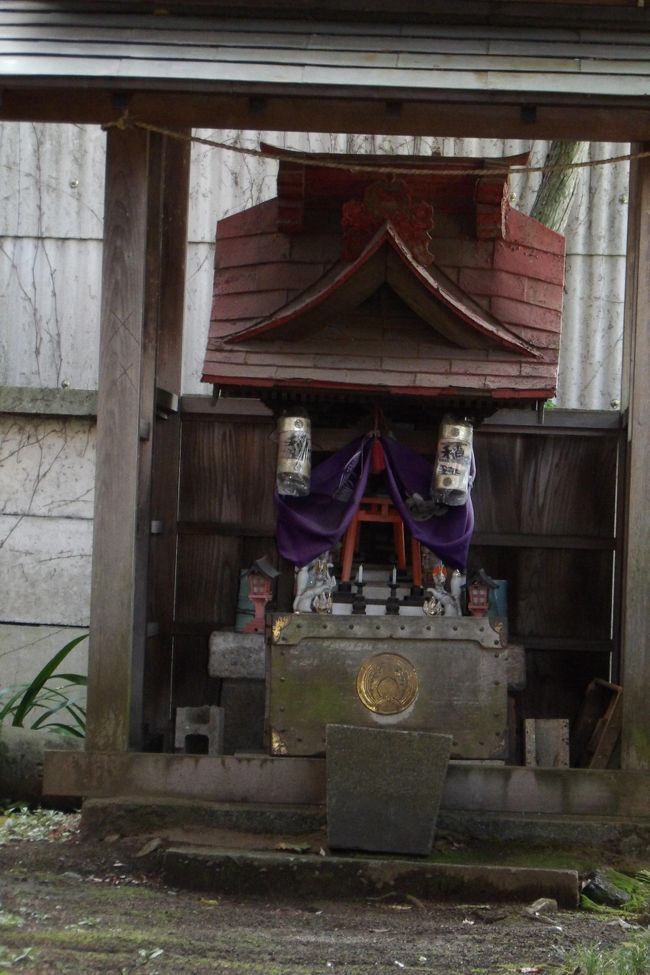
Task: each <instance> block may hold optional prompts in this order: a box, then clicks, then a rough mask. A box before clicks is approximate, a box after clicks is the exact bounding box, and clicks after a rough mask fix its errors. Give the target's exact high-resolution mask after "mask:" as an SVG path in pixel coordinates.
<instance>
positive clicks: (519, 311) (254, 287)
mask: <svg viewBox="0 0 650 975" xmlns="http://www.w3.org/2000/svg"><path fill="white" fill-rule="evenodd" d="M523 162H525V157H515V158H509V159H496V160H485V159H458V158H454V159H442V158H423V157H419V158H415V159H413V158H406V159H400V158H399V157H397V158H396V157H390V159H387V157H384V156H363V157H350V156H344V157H341V156H326V155H321V156H312V157H309V158H303V157H300V156H298V155H295V154H292V153H291V152H283V153H281V157H280V162H279V172H278V183H277V187H278V190H277V196H276V197H275V198H274V199H272V200H269V201H268V202H266V203H262V204H260V205H258V206H255V207H252V208H250V209H248V210H245V211H243V212H241V213H238V214H236V215H234V216H231V217H227V218H226V219H224V220H221V221H220V222H219V224H218V228H217V252H216V270H215V286H214V303H213V310H212V321H211V328H210V335H209V340H208V348H207V352H206V358H205V365H204V375H203V379H204V381H207V382H211V383H213V384H214V385H215V386H216V387H218V389H219V392H220V394H221V395H223V396H228V395H233V394H234V395H239V396H241V395H242V394H244V395H255V396H257V397H259V398H260V399H262V400H263V401H265V402H266V403H267V404H268V405H270V406H272V407H273V408H274V409H275V411H276V412H280V410H284V413H285V414H288V415H289V416H293V414H294V413H296V412H297V411H296V408H295V407H296V403H299V404H300V409H302V408H303V407H306V409H307V412H306V413H305V415H304V418H300V417H297V418H296V419H295V428H294V427H293V426H292V424H293V423H294V421H293V420H291V421H289V420H281V421H280V426H279V428H278V437H279V440H280V449H279V458H280V455H281V453H282V449H283V448H282V443H284V442H285V441H283V439H282V438H285V440H286V437H287V436H289V437H291V438H292V444H291V446H292V452H290V457H289V461H291V458H293V462H294V463H293V467H292V464H291V462H290V463H289V464H288V466H287V462H286V461H287V459H286V458H285V459H284V460H283V461H282V464H283V468H282V471H283V475H282V476H285V475H286V473H287V471H292V470H295V471H297V472H298V474H299V478H302V481H301V484H300V485H299V489H296V490H294V488H295V484H294V485H292V486H290V489H289V488H288V489H286V490H285V489H284V487H283V485H284V483H285V482H282V483H281V482H280V479H279V480H278V495H277V498H276V502H277V518H278V526H277V535H276V541H277V546H278V551H279V553H280V554H281V555H282V556H284V558H285V560H286V562H287V563H288V565H289V566H291V565H292V564H293V565H295V566H296V569H300V572H299V573H298V575H297V579H296V593H295V599H294V602H293V612H290V613H287V612H284V613H283V612H280V613H278V612H276V613H275V615H272V616H271V617H269V619H268V623H269V625H268V627H267V638H266V650H265V652H266V661H267V667H266V674H267V680H266V685H267V686H266V693H267V709H266V733H267V745H268V747H269V749H270V751H271V752H272V754H275V755H299V756H300V755H301V756H309V755H319V754H323V752H324V751H325V749H326V727H327V725H328V724H348V725H354V726H356V727H385V728H397V729H401V730H411V729H413V730H420V731H422V730H424V731H434V732H439V733H443V734H448V735H450V736H451V738H452V741H451V755H452V757H455V758H462V759H473V760H485V759H489V760H501V761H506V760H508V759H509V758H510V757H511V756H510V754H509V741H508V690H509V685H511V684H512V683H513V681H515V680H516V679H519V678H515V677H514V676H513V675H514V674H515V672H517V673H518V672H519V671H521V670H522V667H523V664H522V661H523V650H522V648H521V647H510V646H509V645H508V637H507V618H506V615H505V614H504V613H503V610H501V609H498V608H497V605H496V603H494V604H492V603H490V602H489V600H488V587H487V584H484V583H482V582H480V583H479V582H476V583H475V584H474V586H472V587H468V588H467V595H466V592H465V584H466V582H468V581H469V580H467V579H466V576H465V572H466V567H467V553H468V548H469V544H470V541H471V536H472V529H473V524H474V519H473V509H472V504H471V498H470V490H471V479H472V477H471V476H470V465H473V454H472V446H471V432H472V424H473V423H475V422H480V421H481V420H482V419H483V418H484V417H485V416H486V415H489V414H490V413H492V412H494V410H495V409H497V408H498V407H503V406H519V407H521V406H522V405H526V406H527V405H537V404H539V403H540V402H541V401H544V400H545V399H547V398H548V397H551V396H553V395H554V393H555V383H556V373H557V364H558V347H559V338H560V324H561V311H562V295H563V281H564V239H563V238H562V237H561V236H560V235H559V234H557V233H555V232H553V231H551V230H548V229H547V228H546V227H544V226H542V225H541V224H539V223H538V222H537V221H535V220H533V219H532V218H530V217H527V216H525V215H524V214H522V213H519V212H518V211H516V210H514V209H513V208H512V206H511V204H510V197H509V188H508V171H509V168H510V167H511V166H512V165H516V164H521V163H523ZM298 412H299V411H298ZM307 413H309V414H310V415H311V417H312V419H313V420H314V421H315V423H316V426H318V424H319V423H321V424H323V423H326V422H328V423H330V424H331V423H332V421H333V418H334V423H338V425H339V427H341V426H343V427H344V426H346V425H347V426H349V425H351V423H352V421H353V419H354V418H357V419H358V418H360V417H363V416H364V415H366V416H368V417H374V421H373V424H374V429H372V430H371V431H369V432H368V433H367V435H365V436H361V437H360V438H358V439H356V440H353V441H352V442H351V443H350V444H348V445H347V446H345V447H343V449H341V450H340V451H338V452H337V453H335V454H333V455H332V456H330V457H329V458H328V459H326V460H325V462H324V463H322V464H321V465H320V466H319V467H317V468H316V470H315V471H314V474H313V478H312V482H311V486H310V485H309V481H308V478H309V471H308V469H307V468H306V455H307V451H308V450H309V447H308V446H307V433H306V430H307V428H308V425H309V423H310V420H309V419H308V418H307ZM443 413H446V414H447V415H448V416H449V415H451V417H452V418H453V417H456V418H457V421H458V422H457V421H456V420H453V419H452V420H451V422H450V421H449V420H448V421H447V427H445V431H446V432H445V437H446V438H447V439H445V440H444V444H443V446H442V447H441V446H440V444H442V443H443V441H442V440H441V441H440V442H439V450H438V452H439V453H440V458H439V462H437V463H438V466H437V467H436V465H435V464H434V466H433V467H432V466H431V464H430V462H429V461H428V460H426V459H425V458H423V457H422V456H420V455H419V454H417V453H416V452H414V451H412V450H410V449H409V448H407V447H405V446H404V445H402V444H399V443H396V441H395V438H394V437H393V436H392V433H391V429H390V424H391V422H392V421H394V420H395V419H396V418H399V419H400V420H404V419H409V420H411V421H412V420H413V419H414V418H415V417H416V416H420V417H421V416H422V415H424V416H425V417H427V418H428V425H429V428H430V429H431V430H432V431H434V430H436V428H437V425H438V420H439V419H440V418H441V417H442V415H443ZM287 424H288V425H289V427H290V428H291V429H290V430H289V432H287V430H285V429H284V428H285V427H286V426H287ZM315 436H316V440H317V439H318V435H317V432H316V431H315ZM440 436H441V437H443V433H442V427H441V434H440ZM434 448H435V434H434V433H432V442H431V451H433V450H434ZM278 463H279V466H278V472H279V474H278V477H279V478H280V460H279V462H278ZM303 467H304V468H305V470H303ZM463 474H464V475H465V476H466V482H465V487H464V492H463V490H461V491H460V497H459V498H456V499H455V500H454V501H451V500H449V495H448V493H446V492H445V491H444V486H445V485H452V484H455V481H456V480H457V479H458V478H459V477H461V475H463ZM303 475H304V477H303ZM439 475H440V476H441V479H440V484H439V487H440V489H441V491H442V493H441V495H440V497H438V498H437V502H439V503H436V495H435V490H434V483H437V482H436V481H435V479H436V477H438V476H439ZM445 475H446V477H445ZM461 479H462V478H461ZM287 495H288V496H287ZM292 495H298V496H292ZM301 495H302V496H301ZM362 527H363V533H362ZM384 528H386V529H388V533H387V536H386V533H384V542H386V541H387V542H388V544H387V545H386V544H384V549H383V550H382V549H381V544H380V545H379V546H377V545H373V544H372V542H370V543H368V537H367V536H368V535H369V534H370V533H371V531H372V530H373V529H374V530H378V529H384ZM407 538H408V541H409V544H408V545H407V543H406V539H407ZM362 543H363V544H362ZM407 549H408V557H407ZM330 560H331V561H330ZM364 561H365V562H366V565H365V577H364V565H363V562H364ZM353 562H355V568H354V569H353ZM391 565H392V566H393V568H392V574H391ZM330 569H332V570H333V572H332V574H330ZM452 571H453V577H452ZM337 576H338V579H337V578H336V577H337ZM353 576H354V577H355V579H353ZM355 580H356V581H355ZM493 585H495V586H496V585H497V584H496V583H493ZM503 588H504V590H505V586H504V587H503ZM479 589H481V599H479V598H478V596H477V593H478V590H479ZM470 594H471V597H470ZM468 597H470V598H468ZM472 599H473V601H472ZM481 600H483V601H481ZM215 636H216V637H217V643H218V637H219V634H215ZM226 639H227V642H228V645H229V646H230V642H229V641H230V636H228V637H227V638H226Z"/></svg>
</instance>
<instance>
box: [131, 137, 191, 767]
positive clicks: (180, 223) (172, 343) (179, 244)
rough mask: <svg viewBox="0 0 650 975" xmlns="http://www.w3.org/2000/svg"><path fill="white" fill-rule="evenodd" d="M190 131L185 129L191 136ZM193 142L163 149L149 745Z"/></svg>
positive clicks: (162, 646) (154, 737) (164, 618)
mask: <svg viewBox="0 0 650 975" xmlns="http://www.w3.org/2000/svg"><path fill="white" fill-rule="evenodd" d="M189 134H190V132H189V130H188V131H187V135H188V136H189ZM190 155H191V144H190V142H189V141H187V142H181V141H179V140H176V139H164V144H163V147H162V186H163V194H162V201H161V203H162V206H161V213H160V216H161V223H160V239H159V252H157V253H159V255H160V260H159V262H158V276H159V281H158V287H157V289H156V293H155V302H156V308H155V313H156V319H157V326H158V327H157V347H156V388H157V409H156V419H155V423H154V437H153V456H152V479H151V518H152V522H153V523H154V524H155V525H156V531H155V533H154V534H152V536H151V544H150V550H149V571H150V578H149V597H148V604H149V615H148V619H149V620H150V622H151V624H152V626H151V630H150V632H149V633H148V634H147V648H146V658H145V683H144V689H143V690H144V699H143V720H144V725H145V746H146V745H149V746H150V747H152V748H159V747H163V749H164V750H167V749H168V748H169V747H170V745H171V733H172V732H173V728H172V719H173V712H172V701H171V696H172V687H171V674H172V664H173V653H174V635H173V623H174V610H175V604H176V564H177V516H178V491H179V468H180V449H181V417H180V413H179V406H178V404H179V403H180V396H181V382H182V371H183V369H182V366H183V355H182V352H183V349H182V346H183V314H184V307H185V268H186V253H187V244H186V242H187V211H188V201H189V186H190Z"/></svg>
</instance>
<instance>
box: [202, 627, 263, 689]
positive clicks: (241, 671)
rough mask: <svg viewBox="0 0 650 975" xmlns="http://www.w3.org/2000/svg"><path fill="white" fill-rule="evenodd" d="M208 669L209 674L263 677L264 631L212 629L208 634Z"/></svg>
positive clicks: (251, 678)
mask: <svg viewBox="0 0 650 975" xmlns="http://www.w3.org/2000/svg"><path fill="white" fill-rule="evenodd" d="M208 672H209V674H210V677H217V678H224V677H231V678H236V677H239V678H246V679H248V680H264V678H265V675H266V662H265V653H264V634H263V633H235V632H233V631H232V630H215V631H214V633H211V634H210V658H209V661H208Z"/></svg>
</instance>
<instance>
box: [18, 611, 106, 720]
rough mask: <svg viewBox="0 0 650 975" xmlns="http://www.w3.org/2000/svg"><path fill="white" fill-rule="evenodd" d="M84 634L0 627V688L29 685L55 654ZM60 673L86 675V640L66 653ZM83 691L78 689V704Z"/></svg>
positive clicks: (49, 628) (58, 628)
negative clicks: (62, 670)
mask: <svg viewBox="0 0 650 975" xmlns="http://www.w3.org/2000/svg"><path fill="white" fill-rule="evenodd" d="M84 633H87V630H85V629H82V628H80V627H67V626H29V625H27V624H24V623H0V687H12V686H14V685H15V684H26V683H29V682H30V681H31V680H33V679H34V677H36V675H37V674H38V673H39V672H40V670H41V669H42V668H43V667H44V666H45V664H46V663H47V662H48V661H49V660H51V659H52V657H53V656H54V655H55V653H57V652H58V651H59V650H61V648H62V647H64V646H65V645H66V643H69V642H70V641H71V640H74V639H75V637H78V636H82V635H83V634H84ZM63 669H64V670H65V672H66V673H68V674H70V673H72V674H87V673H88V641H87V640H82V641H81V643H79V644H77V646H76V647H75V648H74V650H71V651H70V654H69V655H68V656H67V657H66V661H65V667H64V668H63ZM85 690H86V689H85V688H84V687H81V686H80V687H79V692H80V693H79V698H78V700H79V701H82V702H85V699H86V693H85Z"/></svg>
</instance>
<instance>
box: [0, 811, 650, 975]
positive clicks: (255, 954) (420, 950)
mask: <svg viewBox="0 0 650 975" xmlns="http://www.w3.org/2000/svg"><path fill="white" fill-rule="evenodd" d="M148 846H149V847H151V846H152V844H151V843H149V844H148ZM143 849H146V845H145V840H143V838H142V837H140V838H131V839H117V838H115V839H112V841H111V842H106V841H104V842H97V841H92V840H86V839H82V837H81V835H80V833H79V818H78V816H75V815H70V814H68V815H63V814H61V813H55V812H45V811H43V812H39V813H36V814H32V815H27V814H18V815H17V814H9V816H8V817H0V975H2V973H11V975H13V973H14V972H16V973H18V972H19V973H23V975H53V973H75V975H95V973H97V975H126V973H131V972H143V973H146V975H168V973H169V975H172V973H174V975H179V973H180V975H185V973H187V975H192V973H197V975H202V973H208V972H209V973H232V975H303V973H305V975H306V973H308V975H334V973H343V975H348V973H349V975H371V973H372V975H388V973H396V972H400V971H402V972H406V973H408V972H411V973H413V972H428V973H432V975H505V973H522V975H543V973H553V972H555V973H566V975H575V972H576V971H579V972H580V971H582V969H579V968H578V967H577V965H578V963H577V961H576V959H577V957H578V954H579V952H580V949H581V948H589V947H592V946H595V945H600V946H602V947H603V948H606V947H607V946H613V945H617V944H621V943H622V942H624V941H626V940H629V939H630V937H633V936H635V935H636V933H637V932H639V933H642V932H643V930H644V929H647V926H648V925H649V924H650V916H645V917H644V916H642V915H641V916H640V915H638V914H637V915H636V916H635V917H631V916H629V915H628V917H627V919H626V916H625V914H617V915H616V916H612V915H611V914H594V913H592V912H587V911H560V912H558V913H554V914H552V915H549V916H547V917H546V919H545V920H539V919H537V920H533V919H531V918H530V917H527V916H526V915H525V914H524V912H523V909H522V906H521V905H512V904H504V905H494V904H492V905H489V906H488V905H482V904H480V903H477V904H463V905H458V904H441V903H433V902H426V903H424V902H422V901H419V900H418V899H417V898H414V897H409V896H403V897H395V898H391V897H387V898H383V899H375V900H357V901H350V902H345V901H332V900H324V899H320V898H319V897H318V892H317V891H314V896H313V897H311V898H309V899H308V900H302V901H298V900H296V899H295V898H292V897H291V891H286V896H284V897H283V898H282V899H281V900H278V901H276V902H270V901H269V899H268V898H251V897H246V898H243V897H242V898H238V897H223V896H221V897H220V896H204V895H201V894H197V893H192V892H186V891H180V890H174V889H171V888H169V887H167V886H166V885H165V884H164V883H163V882H162V880H161V878H160V875H159V860H158V854H159V851H160V848H159V849H158V850H150V852H148V853H145V854H144V855H140V856H139V855H138V854H142V851H143Z"/></svg>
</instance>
